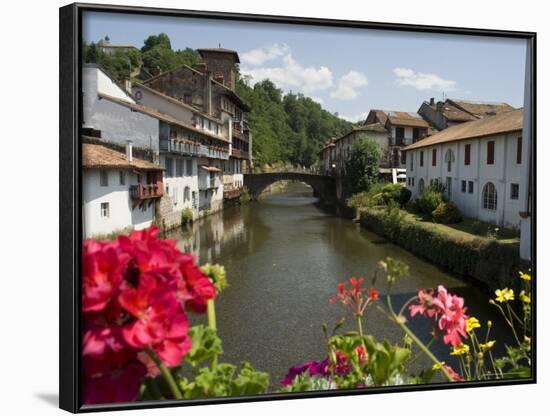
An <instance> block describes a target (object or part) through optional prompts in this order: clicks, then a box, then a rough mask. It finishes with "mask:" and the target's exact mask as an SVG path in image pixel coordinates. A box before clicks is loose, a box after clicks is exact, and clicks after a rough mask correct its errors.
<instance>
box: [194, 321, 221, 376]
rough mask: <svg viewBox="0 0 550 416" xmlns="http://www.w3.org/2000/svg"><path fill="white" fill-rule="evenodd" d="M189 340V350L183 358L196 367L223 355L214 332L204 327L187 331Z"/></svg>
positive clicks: (195, 327) (218, 339)
mask: <svg viewBox="0 0 550 416" xmlns="http://www.w3.org/2000/svg"><path fill="white" fill-rule="evenodd" d="M189 337H190V338H191V350H190V351H189V352H188V353H187V355H186V356H185V361H187V362H188V363H189V364H191V365H192V366H193V367H196V366H197V365H198V364H200V363H201V362H203V361H204V360H207V359H212V358H214V357H215V356H217V355H219V354H221V353H223V349H222V341H221V339H220V338H219V337H218V336H217V335H216V331H215V330H213V329H211V328H209V327H207V326H204V325H196V326H193V327H191V328H190V329H189Z"/></svg>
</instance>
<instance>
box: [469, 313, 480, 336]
mask: <svg viewBox="0 0 550 416" xmlns="http://www.w3.org/2000/svg"><path fill="white" fill-rule="evenodd" d="M476 328H481V325H480V324H479V321H478V319H477V318H476V317H474V316H471V317H470V318H468V320H467V321H466V332H472V331H473V330H474V329H476Z"/></svg>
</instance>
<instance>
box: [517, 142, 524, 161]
mask: <svg viewBox="0 0 550 416" xmlns="http://www.w3.org/2000/svg"><path fill="white" fill-rule="evenodd" d="M522 146H523V140H522V139H521V137H518V141H517V148H516V163H517V164H518V165H519V164H520V163H521V148H522Z"/></svg>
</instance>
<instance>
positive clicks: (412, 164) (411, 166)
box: [409, 152, 414, 171]
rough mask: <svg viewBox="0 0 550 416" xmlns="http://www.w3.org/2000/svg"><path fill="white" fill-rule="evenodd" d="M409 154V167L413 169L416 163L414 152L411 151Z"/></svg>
mask: <svg viewBox="0 0 550 416" xmlns="http://www.w3.org/2000/svg"><path fill="white" fill-rule="evenodd" d="M409 156H410V161H409V168H410V169H411V171H412V170H413V168H414V163H413V161H414V155H413V153H412V152H410V155H409Z"/></svg>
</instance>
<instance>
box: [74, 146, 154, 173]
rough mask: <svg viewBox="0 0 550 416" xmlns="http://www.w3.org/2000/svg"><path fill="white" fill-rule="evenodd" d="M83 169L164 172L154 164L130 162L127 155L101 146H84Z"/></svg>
mask: <svg viewBox="0 0 550 416" xmlns="http://www.w3.org/2000/svg"><path fill="white" fill-rule="evenodd" d="M82 167H83V168H87V169H93V168H113V169H136V170H164V169H163V168H161V167H160V166H158V165H155V164H154V163H151V162H148V161H147V160H142V159H138V158H135V157H134V158H133V159H132V161H131V162H130V161H128V159H127V158H126V154H124V153H122V152H117V151H116V150H113V149H111V148H109V147H106V146H102V145H99V144H91V143H83V144H82Z"/></svg>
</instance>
